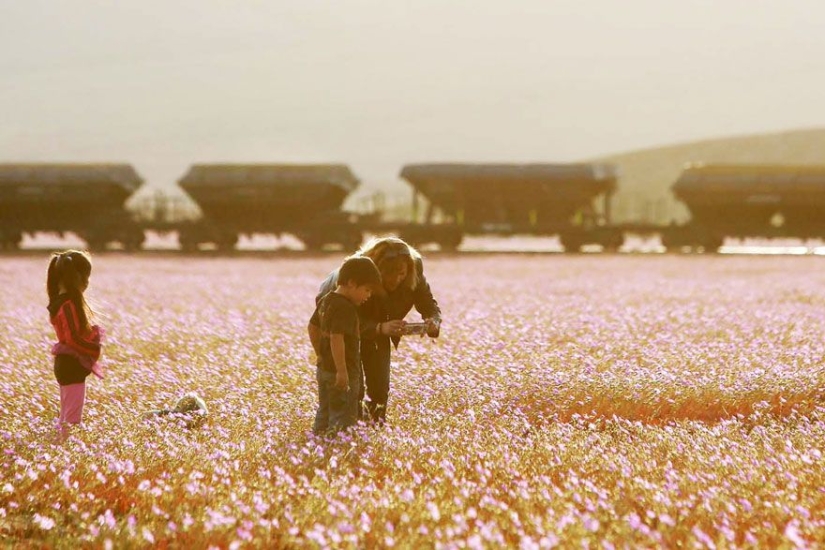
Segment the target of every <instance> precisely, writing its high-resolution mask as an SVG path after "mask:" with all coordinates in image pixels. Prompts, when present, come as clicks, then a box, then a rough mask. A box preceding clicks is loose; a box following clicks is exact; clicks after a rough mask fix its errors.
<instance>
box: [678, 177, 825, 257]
mask: <svg viewBox="0 0 825 550" xmlns="http://www.w3.org/2000/svg"><path fill="white" fill-rule="evenodd" d="M672 189H673V193H674V195H675V196H676V197H677V198H678V199H679V200H681V201H682V202H684V203H685V205H686V206H687V208H688V210H689V211H690V214H691V221H690V223H689V224H688V225H687V226H686V227H685V228H684V229H683V230H682V234H681V235H679V236H677V237H675V238H674V237H673V236H671V238H670V242H668V243H666V246H667V245H670V246H671V247H675V246H680V245H685V244H690V243H697V244H699V245H700V246H702V247H704V248H705V250H708V251H716V250H717V249H718V248H719V247H720V246H721V245H722V243H723V241H724V238H725V237H740V238H742V237H767V238H770V237H795V238H802V239H805V238H817V237H818V238H821V237H825V166H792V165H733V164H716V165H714V164H691V165H687V166H686V167H685V169H684V170H683V171H682V174H681V176H680V177H679V179H678V180H677V181H676V182H675V183H674V184H673V188H672Z"/></svg>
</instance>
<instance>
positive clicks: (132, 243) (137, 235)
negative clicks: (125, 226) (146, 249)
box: [121, 230, 146, 252]
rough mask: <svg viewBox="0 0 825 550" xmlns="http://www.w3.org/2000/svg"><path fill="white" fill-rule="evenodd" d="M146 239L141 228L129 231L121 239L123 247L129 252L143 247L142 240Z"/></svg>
mask: <svg viewBox="0 0 825 550" xmlns="http://www.w3.org/2000/svg"><path fill="white" fill-rule="evenodd" d="M145 240H146V235H145V234H144V233H143V231H141V230H136V231H133V232H130V233H129V234H127V235H124V237H123V238H122V239H121V242H122V243H123V249H124V250H127V251H129V252H135V251H137V250H140V249H141V248H142V247H143V242H144V241H145Z"/></svg>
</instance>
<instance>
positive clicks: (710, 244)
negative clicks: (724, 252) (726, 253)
mask: <svg viewBox="0 0 825 550" xmlns="http://www.w3.org/2000/svg"><path fill="white" fill-rule="evenodd" d="M722 244H724V239H723V238H722V237H719V236H717V235H709V236H707V237H705V238H704V239H703V240H702V248H703V249H704V251H705V254H716V253H717V252H719V249H720V248H722Z"/></svg>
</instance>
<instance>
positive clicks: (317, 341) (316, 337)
mask: <svg viewBox="0 0 825 550" xmlns="http://www.w3.org/2000/svg"><path fill="white" fill-rule="evenodd" d="M307 332H308V333H309V341H310V343H311V344H312V349H313V350H315V356H316V357H320V356H321V327H319V326H318V325H316V324H314V323H313V322H312V321H310V322H309V324H308V325H307Z"/></svg>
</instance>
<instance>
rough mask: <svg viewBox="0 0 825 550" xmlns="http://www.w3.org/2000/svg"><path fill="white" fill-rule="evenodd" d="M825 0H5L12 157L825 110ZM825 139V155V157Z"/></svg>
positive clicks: (336, 157)
mask: <svg viewBox="0 0 825 550" xmlns="http://www.w3.org/2000/svg"><path fill="white" fill-rule="evenodd" d="M823 29H825V2H821V1H820V0H799V1H794V0H682V1H675V0H673V1H671V0H622V1H620V0H615V1H614V0H590V1H587V0H576V1H571V0H510V1H494V0H472V1H463V0H415V1H410V2H406V1H405V2H401V1H394V0H352V1H351V0H338V1H329V2H321V1H315V0H281V1H279V0H268V1H263V0H260V1H243V0H231V1H230V0H197V1H195V0H184V1H174V0H139V1H131V0H128V1H125V0H124V1H118V2H112V1H106V2H104V1H92V0H73V1H62V0H53V1H43V0H0V74H2V75H3V85H2V86H0V116H2V120H1V121H0V161H9V162H13V161H128V162H131V163H133V164H134V165H135V166H136V168H137V169H138V171H139V172H140V173H141V174H142V175H143V176H144V177H145V178H146V179H147V180H148V181H149V182H150V183H152V184H158V185H163V184H169V183H171V182H173V181H175V180H177V179H178V177H180V176H181V175H182V174H183V172H184V171H185V170H186V169H187V167H188V165H189V164H190V163H192V162H221V161H223V162H230V161H241V162H242V161H259V162H316V161H319V162H320V161H341V162H346V163H349V164H350V165H351V166H352V168H353V169H354V170H355V172H356V173H357V174H358V175H360V176H361V177H362V179H364V180H365V182H366V183H367V184H368V185H369V186H371V187H372V186H376V185H379V184H382V183H385V182H387V183H389V182H397V172H398V169H399V168H400V166H401V165H402V164H404V163H405V162H413V161H451V160H456V161H540V162H567V161H576V160H580V159H585V158H588V157H593V156H598V155H602V154H609V153H616V152H622V151H628V150H632V149H638V148H644V147H650V146H657V145H665V144H671V143H676V142H681V141H687V140H696V139H704V138H710V137H719V136H728V135H738V134H749V133H761V132H770V131H780V130H788V129H797V128H810V127H820V126H825V107H824V105H825V62H823V55H825V30H823ZM823 154H824V155H825V153H823Z"/></svg>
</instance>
